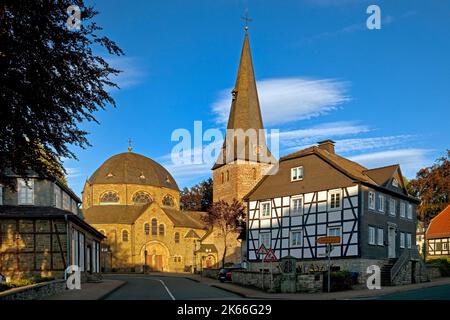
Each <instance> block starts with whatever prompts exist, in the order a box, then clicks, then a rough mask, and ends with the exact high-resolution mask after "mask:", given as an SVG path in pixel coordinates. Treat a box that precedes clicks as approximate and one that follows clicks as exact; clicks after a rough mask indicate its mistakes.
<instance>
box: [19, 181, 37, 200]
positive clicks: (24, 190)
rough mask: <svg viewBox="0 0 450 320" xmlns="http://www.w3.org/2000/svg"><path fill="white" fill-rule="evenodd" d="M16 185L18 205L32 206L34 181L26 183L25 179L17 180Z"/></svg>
mask: <svg viewBox="0 0 450 320" xmlns="http://www.w3.org/2000/svg"><path fill="white" fill-rule="evenodd" d="M17 185H18V194H19V199H18V200H19V204H34V180H33V179H29V180H28V183H27V181H25V179H19V180H18V182H17Z"/></svg>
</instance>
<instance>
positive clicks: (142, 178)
mask: <svg viewBox="0 0 450 320" xmlns="http://www.w3.org/2000/svg"><path fill="white" fill-rule="evenodd" d="M139 179H141V180H144V179H145V176H144V173H143V172H141V175H140V176H139Z"/></svg>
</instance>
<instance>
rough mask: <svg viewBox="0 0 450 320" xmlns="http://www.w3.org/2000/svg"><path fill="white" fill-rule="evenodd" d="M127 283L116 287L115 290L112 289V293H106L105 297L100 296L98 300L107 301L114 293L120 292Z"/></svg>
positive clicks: (124, 282)
mask: <svg viewBox="0 0 450 320" xmlns="http://www.w3.org/2000/svg"><path fill="white" fill-rule="evenodd" d="M126 284H127V282H126V281H123V282H122V283H121V284H119V285H118V286H117V287H115V288H114V289H112V290H111V291H109V292H107V293H105V294H104V295H102V296H100V297H99V298H98V299H97V300H105V299H106V298H108V297H109V296H110V295H111V294H112V293H114V292H115V291H117V290H119V289H120V288H122V287H123V286H124V285H126Z"/></svg>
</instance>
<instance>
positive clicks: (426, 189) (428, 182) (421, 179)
mask: <svg viewBox="0 0 450 320" xmlns="http://www.w3.org/2000/svg"><path fill="white" fill-rule="evenodd" d="M449 158H450V150H447V155H446V156H444V157H441V158H439V159H437V160H436V162H435V163H434V164H433V165H432V166H430V167H426V168H422V169H420V170H419V171H418V172H417V175H416V178H415V179H413V180H411V181H410V182H409V184H408V191H409V193H410V194H411V195H413V196H415V197H418V198H420V200H421V203H420V205H419V207H418V208H417V209H418V210H417V214H418V218H419V220H422V221H425V222H429V221H430V220H431V219H432V218H433V217H434V216H435V215H437V214H438V213H439V212H440V211H442V210H443V209H444V208H445V207H446V206H447V205H448V204H449V202H450V161H449Z"/></svg>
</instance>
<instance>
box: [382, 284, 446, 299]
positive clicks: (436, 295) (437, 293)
mask: <svg viewBox="0 0 450 320" xmlns="http://www.w3.org/2000/svg"><path fill="white" fill-rule="evenodd" d="M374 299H376V300H450V285H444V286H436V287H430V288H423V289H417V290H411V291H405V292H398V293H391V294H387V295H384V296H378V297H375V298H374Z"/></svg>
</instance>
